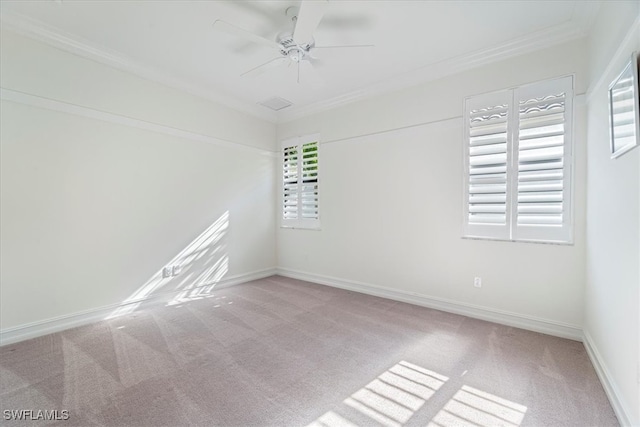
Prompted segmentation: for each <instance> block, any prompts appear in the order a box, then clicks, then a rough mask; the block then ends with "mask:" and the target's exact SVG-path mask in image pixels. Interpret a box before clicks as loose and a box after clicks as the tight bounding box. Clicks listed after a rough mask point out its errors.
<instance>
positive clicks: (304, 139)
mask: <svg viewBox="0 0 640 427" xmlns="http://www.w3.org/2000/svg"><path fill="white" fill-rule="evenodd" d="M314 142H315V143H316V144H317V155H316V157H317V164H318V177H317V182H316V186H317V189H318V190H317V192H318V201H317V208H318V218H317V219H309V218H300V217H299V216H298V217H297V218H295V219H288V218H285V217H284V150H285V149H287V148H291V147H297V150H298V153H299V155H300V153H301V149H302V146H303V145H306V144H310V143H314ZM320 146H321V142H320V134H319V133H314V134H310V135H305V136H297V137H293V138H289V139H286V140H283V141H281V142H280V153H279V156H278V157H279V159H280V162H279V165H280V168H279V171H278V173H279V179H278V182H279V189H278V201H279V205H280V208H279V218H280V227H281V228H291V229H304V230H320V215H321V212H320V204H321V200H320V199H321V196H320V194H321V191H320V188H321V175H322V172H321V166H320V156H321V155H320V151H321V150H320ZM299 161H300V162H302V157H300V158H299ZM301 180H302V176H299V177H298V185H299V186H300V183H301ZM300 193H301V188H300V187H299V188H298V191H297V194H298V198H300ZM299 208H300V206H299ZM299 212H300V211H298V215H299Z"/></svg>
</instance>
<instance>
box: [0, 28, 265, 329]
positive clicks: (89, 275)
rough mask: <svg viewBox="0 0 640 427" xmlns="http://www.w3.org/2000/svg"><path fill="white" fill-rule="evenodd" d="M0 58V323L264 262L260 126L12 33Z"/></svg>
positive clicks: (239, 271) (165, 288)
mask: <svg viewBox="0 0 640 427" xmlns="http://www.w3.org/2000/svg"><path fill="white" fill-rule="evenodd" d="M1 55H2V57H1V66H2V69H1V73H0V74H1V79H2V80H1V86H2V90H3V100H2V105H1V108H2V115H1V118H2V123H1V124H0V127H1V149H2V152H1V162H2V163H1V198H2V203H1V212H0V217H1V231H0V235H1V245H2V246H1V251H2V269H1V285H0V292H1V294H2V298H1V299H0V301H1V302H0V324H1V328H2V331H4V332H6V331H10V330H14V329H16V328H18V329H19V328H20V327H24V326H29V325H30V324H32V323H38V322H43V321H46V320H50V319H53V318H57V317H59V316H66V315H70V314H74V313H79V312H85V311H91V310H95V309H98V308H100V307H104V306H112V305H117V304H119V303H122V302H123V301H131V299H132V298H143V297H145V296H148V295H149V294H151V295H157V294H158V293H165V292H168V293H172V294H171V295H172V296H175V295H177V294H175V292H176V291H179V290H184V289H188V288H191V287H194V286H197V285H201V284H205V283H207V284H215V283H219V282H220V281H221V280H222V281H224V280H228V279H229V278H233V277H236V276H242V277H247V276H246V275H247V274H250V273H256V272H257V274H260V273H261V272H263V273H264V272H265V271H267V274H268V271H269V270H270V269H273V268H274V267H275V264H276V261H275V254H274V251H273V248H274V247H275V223H276V217H275V202H274V199H275V193H274V191H275V184H274V176H275V175H274V164H275V158H274V156H273V152H272V151H273V150H274V149H275V144H276V138H275V132H276V129H275V125H274V124H271V123H267V122H264V121H262V120H259V119H256V118H253V117H250V116H247V115H245V114H242V113H239V112H237V111H234V110H231V109H228V108H226V107H223V106H221V105H216V104H214V103H211V102H209V101H206V100H204V99H200V98H198V97H195V96H191V95H188V94H185V93H181V92H179V91H176V90H173V89H170V88H167V87H164V86H162V85H159V84H156V83H153V82H150V81H146V80H144V79H141V78H138V77H135V76H133V75H130V74H127V73H124V72H121V71H118V70H115V69H112V68H109V67H107V66H104V65H102V64H99V63H96V62H92V61H90V60H86V59H83V58H81V57H78V56H75V55H73V54H70V53H67V52H63V51H60V50H57V49H54V48H52V47H49V46H46V45H44V44H41V43H38V42H35V41H33V40H30V39H26V38H23V37H21V36H18V35H15V34H13V33H9V32H3V33H2V46H1ZM49 100H53V102H50V101H49ZM178 130H180V131H186V132H182V133H179V131H178ZM216 221H217V222H216ZM212 224H216V226H215V227H214V228H213V229H210V228H209V227H210V226H211V225H212ZM205 230H209V234H208V235H207V236H205V237H206V239H205V241H201V242H199V244H198V245H197V246H198V248H197V249H199V252H197V253H193V249H194V247H191V249H189V250H188V251H187V253H183V254H182V257H181V260H180V261H175V262H178V263H181V264H183V271H182V272H181V273H180V275H178V276H177V277H175V278H173V279H168V280H162V278H161V277H160V275H159V273H158V272H159V270H161V269H162V267H163V266H165V265H166V264H167V263H170V262H171V260H173V259H174V258H175V257H176V255H177V254H180V253H181V252H183V249H184V248H186V247H189V245H190V243H191V242H192V241H194V239H196V238H197V237H198V236H200V235H201V233H203V232H204V231H205ZM196 255H202V257H200V258H198V259H197V260H196V259H195V256H196ZM270 271H272V270H270ZM207 289H208V290H210V289H209V288H207ZM180 296H182V297H187V296H188V295H187V294H184V293H183V294H180ZM168 298H169V297H168Z"/></svg>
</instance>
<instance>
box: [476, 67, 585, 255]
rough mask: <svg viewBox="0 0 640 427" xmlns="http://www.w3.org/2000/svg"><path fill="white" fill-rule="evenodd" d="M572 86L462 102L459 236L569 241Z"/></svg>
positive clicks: (561, 83) (542, 86) (552, 84)
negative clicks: (462, 174) (462, 176)
mask: <svg viewBox="0 0 640 427" xmlns="http://www.w3.org/2000/svg"><path fill="white" fill-rule="evenodd" d="M572 101H573V79H572V77H565V78H561V79H556V80H550V81H545V82H540V83H535V84H531V85H527V86H522V87H519V88H516V89H512V90H506V91H501V92H495V93H490V94H486V95H480V96H476V97H473V98H468V99H466V100H465V113H464V118H465V151H464V157H465V165H464V167H465V190H464V207H465V210H464V235H465V236H466V237H478V238H491V239H504V240H527V241H544V242H564V243H567V242H570V241H571V238H572V225H571V221H572V213H571V164H572V158H571V155H572V153H571V148H572V145H571V141H572V112H573V105H572Z"/></svg>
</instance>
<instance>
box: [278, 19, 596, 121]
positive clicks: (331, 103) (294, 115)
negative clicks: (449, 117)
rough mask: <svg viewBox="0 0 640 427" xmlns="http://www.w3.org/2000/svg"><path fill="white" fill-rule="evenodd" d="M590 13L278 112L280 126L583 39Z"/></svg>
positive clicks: (591, 20)
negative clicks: (578, 20)
mask: <svg viewBox="0 0 640 427" xmlns="http://www.w3.org/2000/svg"><path fill="white" fill-rule="evenodd" d="M589 9H590V10H591V12H590V13H585V14H581V15H580V23H576V22H574V20H575V19H577V18H576V17H575V15H574V19H572V20H571V21H568V22H565V23H564V24H561V25H557V26H554V27H551V28H548V29H545V30H542V31H537V32H534V33H531V34H528V35H526V36H523V37H519V38H516V39H513V40H510V41H508V42H506V43H503V44H501V45H498V46H496V47H492V48H489V49H483V50H479V51H475V52H472V53H469V54H465V55H460V56H457V57H453V58H449V59H445V60H443V61H439V62H435V63H432V64H429V65H426V66H424V67H420V68H417V69H415V70H413V71H410V72H407V73H404V74H402V75H399V76H396V77H394V78H391V79H387V80H384V81H380V82H378V83H374V84H372V85H370V86H367V87H364V88H360V89H358V90H355V91H352V92H349V93H346V94H343V95H340V96H338V97H335V98H331V99H328V100H324V101H320V102H315V103H313V104H309V105H306V106H302V107H298V108H296V107H293V108H290V109H287V111H281V112H278V123H286V122H290V121H293V120H297V119H300V118H302V117H306V116H310V115H313V114H317V113H320V112H323V111H327V110H330V109H333V108H337V107H341V106H343V105H347V104H350V103H353V102H356V101H361V100H364V99H368V98H371V97H374V96H378V95H382V94H384V93H388V92H392V91H397V90H401V89H405V88H408V87H411V86H417V85H420V84H424V83H427V82H429V81H433V80H437V79H440V78H443V77H446V76H448V75H452V74H456V73H459V72H462V71H467V70H471V69H473V68H477V67H480V66H483V65H488V64H491V63H494V62H499V61H503V60H506V59H509V58H513V57H516V56H519V55H523V54H526V53H531V52H535V51H538V50H542V49H546V48H550V47H552V46H555V45H559V44H562V43H567V42H570V41H572V40H576V39H580V38H583V37H585V36H586V33H585V31H584V30H583V27H585V26H586V25H587V24H584V22H587V21H590V22H593V19H592V18H591V16H592V15H594V14H596V13H597V10H598V7H595V8H589ZM589 25H590V24H589Z"/></svg>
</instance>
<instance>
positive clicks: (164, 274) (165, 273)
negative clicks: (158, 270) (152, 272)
mask: <svg viewBox="0 0 640 427" xmlns="http://www.w3.org/2000/svg"><path fill="white" fill-rule="evenodd" d="M167 277H171V267H164V268H163V269H162V278H163V279H166V278H167Z"/></svg>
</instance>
